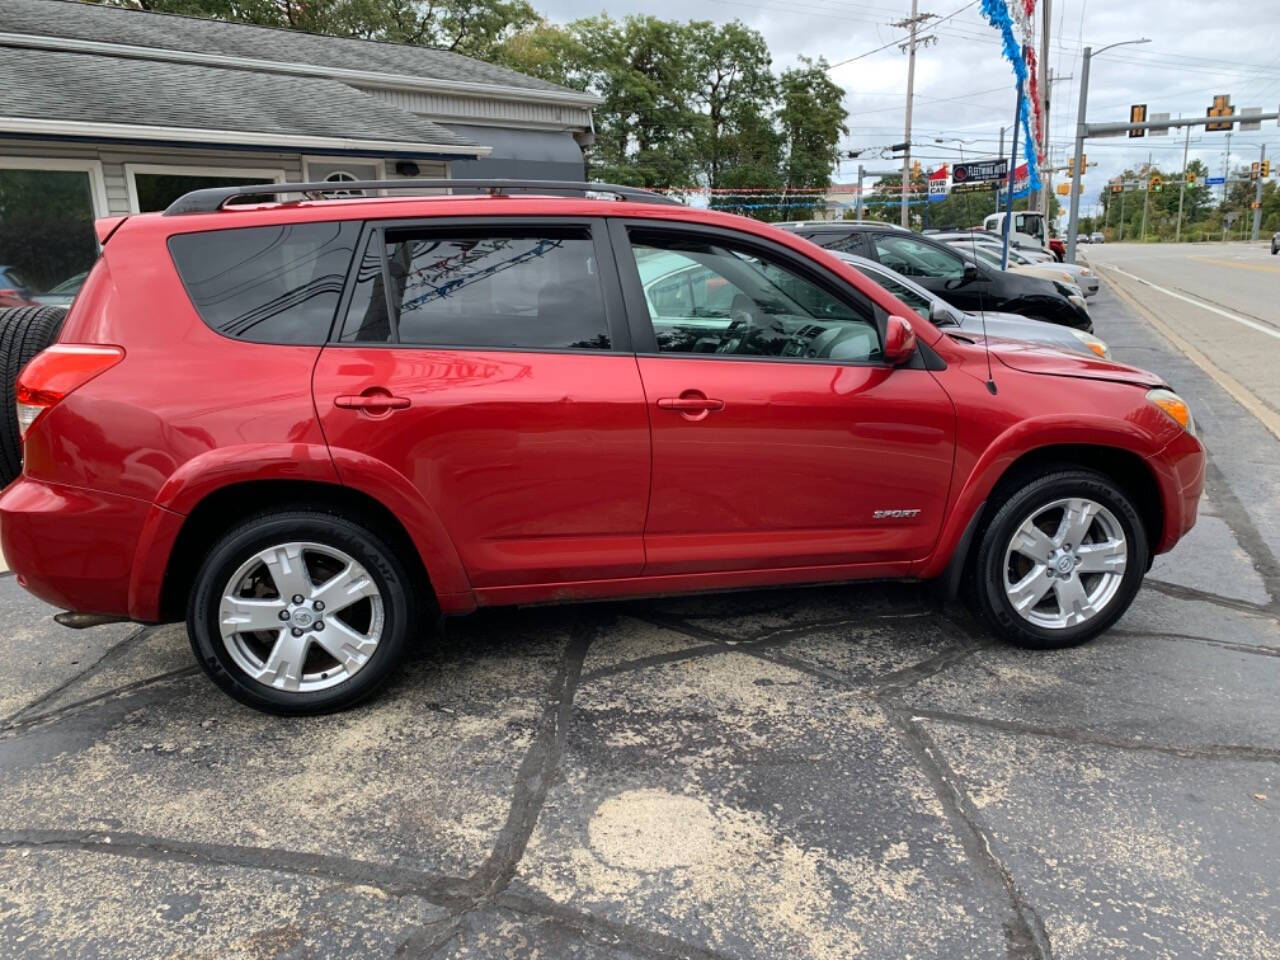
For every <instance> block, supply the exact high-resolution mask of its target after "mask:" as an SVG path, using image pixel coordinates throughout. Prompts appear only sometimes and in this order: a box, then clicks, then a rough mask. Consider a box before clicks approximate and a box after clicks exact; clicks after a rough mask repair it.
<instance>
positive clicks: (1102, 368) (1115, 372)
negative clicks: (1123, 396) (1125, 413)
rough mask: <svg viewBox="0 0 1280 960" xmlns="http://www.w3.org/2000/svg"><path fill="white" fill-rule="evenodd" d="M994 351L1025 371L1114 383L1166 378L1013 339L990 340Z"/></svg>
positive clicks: (1147, 383)
mask: <svg viewBox="0 0 1280 960" xmlns="http://www.w3.org/2000/svg"><path fill="white" fill-rule="evenodd" d="M988 342H989V343H990V344H991V355H992V356H993V357H995V358H996V359H998V360H999V361H1000V362H1001V363H1003V364H1004V365H1005V366H1006V367H1011V368H1013V369H1014V370H1021V371H1022V372H1023V373H1036V374H1042V375H1044V376H1047V377H1081V378H1083V379H1085V380H1110V381H1112V382H1114V383H1131V384H1133V385H1134V386H1138V387H1148V388H1150V387H1162V386H1164V385H1165V383H1164V381H1163V380H1161V379H1160V378H1159V377H1157V376H1156V375H1155V374H1154V373H1148V372H1147V371H1146V370H1143V369H1141V368H1139V367H1130V366H1128V365H1127V364H1123V363H1115V362H1113V361H1111V360H1103V359H1101V358H1099V357H1087V356H1085V355H1084V354H1073V353H1063V352H1061V351H1058V350H1054V349H1053V348H1052V347H1044V346H1041V345H1039V344H1035V343H1025V342H1016V341H1012V340H1004V341H997V340H995V339H994V338H992V339H990V340H989V341H988Z"/></svg>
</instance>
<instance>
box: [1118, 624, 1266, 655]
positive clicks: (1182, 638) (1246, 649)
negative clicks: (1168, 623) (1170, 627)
mask: <svg viewBox="0 0 1280 960" xmlns="http://www.w3.org/2000/svg"><path fill="white" fill-rule="evenodd" d="M1107 634H1108V635H1110V636H1117V637H1138V638H1147V639H1151V640H1168V641H1170V642H1173V643H1203V644H1205V645H1207V646H1210V647H1218V648H1219V649H1222V650H1230V651H1231V652H1232V653H1247V654H1251V655H1252V656H1255V657H1280V647H1268V646H1266V645H1265V644H1255V643H1234V642H1232V641H1230V640H1215V639H1214V638H1213V637H1197V636H1196V635H1195V634H1191V633H1157V632H1155V631H1154V630H1124V629H1120V628H1117V627H1112V628H1111V629H1110V630H1108V631H1107Z"/></svg>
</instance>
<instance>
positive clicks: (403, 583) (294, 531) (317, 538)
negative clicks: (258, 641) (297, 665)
mask: <svg viewBox="0 0 1280 960" xmlns="http://www.w3.org/2000/svg"><path fill="white" fill-rule="evenodd" d="M295 541H305V542H310V543H315V544H320V545H323V546H326V547H333V548H337V549H338V550H341V551H343V552H345V553H346V554H347V555H348V556H350V557H351V558H354V559H355V560H356V561H358V562H359V563H360V565H361V566H363V567H364V569H365V571H367V572H368V573H369V575H370V577H371V578H372V580H373V582H374V584H375V585H376V586H377V588H378V592H379V594H380V598H381V601H382V608H383V625H382V634H381V638H380V640H379V641H378V644H377V647H376V648H375V649H374V651H373V652H372V654H370V655H369V658H368V660H367V662H365V663H364V665H363V666H362V667H360V668H359V669H357V670H355V671H354V672H353V674H352V675H351V676H350V677H348V678H347V679H346V680H343V681H342V682H341V683H339V684H338V685H337V686H333V687H329V688H327V689H323V690H313V691H286V690H281V689H277V688H275V687H273V686H269V685H267V684H265V683H261V682H259V681H258V680H256V679H255V678H254V677H253V676H252V675H251V674H250V673H248V672H247V671H245V670H244V669H243V668H242V667H241V666H240V665H239V664H237V663H236V662H235V660H234V658H233V657H232V655H231V652H230V650H228V648H227V645H226V644H225V643H224V642H223V639H222V635H221V632H220V630H219V609H220V605H221V598H222V591H223V589H224V587H226V586H227V585H228V583H229V582H230V580H231V578H232V577H233V576H234V575H235V574H236V572H237V570H239V568H240V567H241V566H242V565H243V564H244V563H246V562H247V561H248V560H249V559H250V558H252V557H253V555H254V554H255V553H257V552H258V551H260V550H264V549H267V548H268V547H271V546H273V545H276V544H281V543H288V542H295ZM418 609H419V604H418V602H417V598H416V596H415V591H414V587H413V582H412V581H411V579H410V577H409V574H408V571H407V570H406V568H405V564H404V563H403V561H402V560H401V559H400V557H399V556H398V555H397V554H396V552H395V550H393V549H392V548H391V547H390V546H388V545H387V543H386V541H385V540H383V539H382V538H381V537H380V536H379V535H378V534H377V533H375V532H374V531H373V530H371V529H369V528H367V527H365V526H364V525H362V524H360V523H358V522H355V521H353V520H351V519H348V518H346V517H344V516H340V515H338V514H337V513H335V512H332V511H330V510H328V509H326V508H322V507H317V508H300V509H297V510H291V511H285V512H272V513H267V514H262V515H260V516H256V517H253V518H250V519H249V520H246V521H245V522H244V523H242V524H240V525H239V526H238V527H236V528H235V529H233V530H232V531H231V532H229V533H227V534H226V535H225V536H223V537H222V538H221V539H220V540H219V541H218V542H217V543H215V544H214V546H213V547H212V549H211V550H210V551H209V555H208V556H207V557H206V558H205V561H204V563H203V564H202V565H201V567H200V571H199V573H198V574H197V575H196V579H195V583H194V584H193V585H192V588H191V593H190V595H189V598H188V603H187V631H188V633H189V634H190V637H191V649H192V650H193V651H194V652H195V656H196V660H197V661H199V663H200V666H201V667H202V668H203V669H204V671H205V673H207V674H208V675H209V677H210V679H212V680H213V682H214V683H216V684H217V685H218V686H219V687H221V688H222V689H223V690H224V691H225V692H226V693H228V694H230V695H231V696H232V697H234V698H235V699H236V700H239V701H240V702H241V703H243V704H246V705H248V706H250V707H253V708H255V709H257V710H262V711H265V712H267V713H276V714H293V715H301V714H316V713H328V712H331V711H335V710H343V709H346V708H347V707H350V706H353V705H354V704H356V703H359V702H360V701H361V700H363V699H365V698H366V697H368V696H370V695H371V694H373V693H374V691H376V690H377V689H378V688H379V687H380V686H381V685H382V684H383V683H385V682H386V680H387V679H388V678H389V677H390V676H391V674H392V673H393V672H394V671H395V669H396V667H397V666H398V665H399V664H400V662H401V661H402V660H403V658H404V654H405V652H406V650H407V648H408V642H409V640H408V638H409V637H410V636H412V635H414V631H415V630H416V629H417V623H418ZM326 616H327V614H326ZM261 636H265V635H261ZM268 645H269V644H268ZM308 656H309V655H308ZM320 656H322V657H323V656H324V654H323V653H321V654H320Z"/></svg>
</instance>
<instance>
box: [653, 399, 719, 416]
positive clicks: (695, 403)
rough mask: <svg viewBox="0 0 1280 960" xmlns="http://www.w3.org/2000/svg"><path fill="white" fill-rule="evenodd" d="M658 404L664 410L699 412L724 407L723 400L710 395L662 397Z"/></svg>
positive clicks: (707, 411)
mask: <svg viewBox="0 0 1280 960" xmlns="http://www.w3.org/2000/svg"><path fill="white" fill-rule="evenodd" d="M658 406H659V407H661V408H662V409H663V410H679V411H680V412H682V413H697V412H698V411H699V410H701V411H703V412H704V413H710V412H713V411H715V410H723V409H724V401H723V400H712V399H711V398H710V397H662V398H661V399H659V400H658Z"/></svg>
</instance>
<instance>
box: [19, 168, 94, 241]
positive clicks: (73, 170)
mask: <svg viewBox="0 0 1280 960" xmlns="http://www.w3.org/2000/svg"><path fill="white" fill-rule="evenodd" d="M0 170H34V171H36V172H37V173H39V172H41V171H45V172H48V173H87V174H88V175H89V197H90V206H92V207H93V211H92V212H93V219H95V220H101V219H102V218H103V217H107V216H110V213H111V208H110V205H109V204H108V201H107V181H106V178H105V177H104V176H103V174H102V161H101V160H94V159H90V158H87V157H86V158H85V159H79V158H74V157H44V156H40V155H38V154H33V155H31V156H16V155H13V154H10V155H8V156H3V157H0ZM94 239H95V241H96V239H97V238H96V237H95V238H94Z"/></svg>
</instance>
